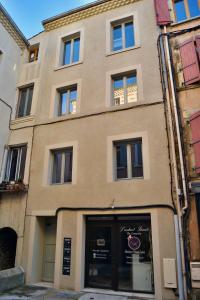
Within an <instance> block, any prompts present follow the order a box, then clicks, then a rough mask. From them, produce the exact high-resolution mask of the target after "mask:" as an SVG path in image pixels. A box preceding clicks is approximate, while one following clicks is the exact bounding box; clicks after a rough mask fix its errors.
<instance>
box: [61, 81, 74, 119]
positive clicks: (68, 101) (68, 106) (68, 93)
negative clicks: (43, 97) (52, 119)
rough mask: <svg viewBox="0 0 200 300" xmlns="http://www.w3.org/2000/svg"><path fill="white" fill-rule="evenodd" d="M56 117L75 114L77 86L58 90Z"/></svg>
mask: <svg viewBox="0 0 200 300" xmlns="http://www.w3.org/2000/svg"><path fill="white" fill-rule="evenodd" d="M58 94H59V97H58V116H64V115H67V114H75V113H76V102H77V85H75V86H72V87H69V88H65V89H61V90H58Z"/></svg>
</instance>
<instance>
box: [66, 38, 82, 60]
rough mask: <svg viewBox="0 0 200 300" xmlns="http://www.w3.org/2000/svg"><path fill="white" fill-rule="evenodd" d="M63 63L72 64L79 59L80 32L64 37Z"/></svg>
mask: <svg viewBox="0 0 200 300" xmlns="http://www.w3.org/2000/svg"><path fill="white" fill-rule="evenodd" d="M63 43H64V53H63V65H69V64H73V63H76V62H78V61H79V59H80V34H76V35H74V36H71V37H68V38H64V39H63Z"/></svg>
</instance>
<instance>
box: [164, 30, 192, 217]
mask: <svg viewBox="0 0 200 300" xmlns="http://www.w3.org/2000/svg"><path fill="white" fill-rule="evenodd" d="M164 33H165V47H166V48H165V49H166V59H167V65H168V71H169V79H170V85H171V94H172V104H173V110H174V116H175V125H176V132H177V141H178V151H179V158H180V167H181V180H182V186H183V195H184V200H185V205H184V207H183V208H182V211H183V213H184V212H185V210H186V209H187V208H188V198H187V187H186V178H185V168H184V159H183V150H182V144H181V133H180V127H179V119H178V108H177V104H176V95H175V86H174V80H173V75H172V74H173V73H172V66H171V59H170V51H169V40H168V36H167V30H166V26H164Z"/></svg>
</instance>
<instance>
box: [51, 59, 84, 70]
mask: <svg viewBox="0 0 200 300" xmlns="http://www.w3.org/2000/svg"><path fill="white" fill-rule="evenodd" d="M81 64H83V61H79V62H76V63H73V64H70V65H63V66H57V67H55V68H54V71H58V70H62V69H65V68H70V67H73V66H77V65H81Z"/></svg>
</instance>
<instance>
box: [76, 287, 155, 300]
mask: <svg viewBox="0 0 200 300" xmlns="http://www.w3.org/2000/svg"><path fill="white" fill-rule="evenodd" d="M81 292H84V293H91V294H97V295H98V294H103V295H110V296H121V297H124V298H125V299H127V298H128V299H133V300H134V299H135V300H154V299H155V296H154V295H152V294H144V293H129V292H121V291H113V290H104V289H94V288H85V289H83V290H82V291H81ZM88 299H89V300H90V298H88ZM122 299H123V298H122ZM83 300H84V299H83ZM91 300H95V298H94V299H91Z"/></svg>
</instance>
